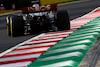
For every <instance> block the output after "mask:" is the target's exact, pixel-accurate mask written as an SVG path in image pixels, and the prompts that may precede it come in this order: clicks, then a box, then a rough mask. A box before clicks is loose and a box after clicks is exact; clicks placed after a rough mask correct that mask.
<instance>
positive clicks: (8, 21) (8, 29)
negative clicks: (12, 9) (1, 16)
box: [6, 16, 11, 36]
mask: <svg viewBox="0 0 100 67" xmlns="http://www.w3.org/2000/svg"><path fill="white" fill-rule="evenodd" d="M6 22H7V35H8V36H11V31H10V17H9V16H7V17H6Z"/></svg>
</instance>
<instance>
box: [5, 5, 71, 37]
mask: <svg viewBox="0 0 100 67" xmlns="http://www.w3.org/2000/svg"><path fill="white" fill-rule="evenodd" d="M6 21H7V35H9V36H13V37H14V36H20V35H27V34H36V33H39V32H48V31H62V30H69V29H70V21H69V16H68V13H67V11H66V10H62V11H57V4H51V5H42V6H37V7H24V8H22V14H19V15H12V16H7V17H6Z"/></svg>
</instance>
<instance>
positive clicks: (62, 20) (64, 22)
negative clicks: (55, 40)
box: [56, 10, 70, 31]
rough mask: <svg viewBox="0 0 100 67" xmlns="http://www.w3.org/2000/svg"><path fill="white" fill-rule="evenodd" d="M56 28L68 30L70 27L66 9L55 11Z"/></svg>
mask: <svg viewBox="0 0 100 67" xmlns="http://www.w3.org/2000/svg"><path fill="white" fill-rule="evenodd" d="M56 25H57V28H58V30H60V31H61V30H69V29H70V20H69V16H68V12H67V11H66V10H62V11H60V10H59V11H57V23H56Z"/></svg>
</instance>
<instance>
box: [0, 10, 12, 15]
mask: <svg viewBox="0 0 100 67" xmlns="http://www.w3.org/2000/svg"><path fill="white" fill-rule="evenodd" d="M9 12H13V10H2V11H0V14H4V13H9Z"/></svg>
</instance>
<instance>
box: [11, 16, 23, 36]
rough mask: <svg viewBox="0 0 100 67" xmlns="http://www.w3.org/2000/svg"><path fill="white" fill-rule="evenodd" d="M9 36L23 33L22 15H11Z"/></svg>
mask: <svg viewBox="0 0 100 67" xmlns="http://www.w3.org/2000/svg"><path fill="white" fill-rule="evenodd" d="M10 29H11V36H13V37H15V36H20V35H24V20H23V17H22V16H17V15H13V16H12V17H10Z"/></svg>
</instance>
